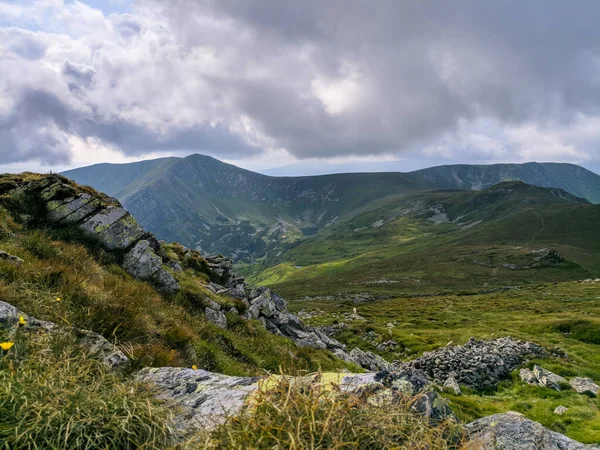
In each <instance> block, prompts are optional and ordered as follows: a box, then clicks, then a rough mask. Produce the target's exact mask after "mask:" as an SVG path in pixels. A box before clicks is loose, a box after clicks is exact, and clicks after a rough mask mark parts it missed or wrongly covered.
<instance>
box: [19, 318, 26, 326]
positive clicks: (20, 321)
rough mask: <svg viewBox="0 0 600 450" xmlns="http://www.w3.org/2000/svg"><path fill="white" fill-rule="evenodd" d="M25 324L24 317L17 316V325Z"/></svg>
mask: <svg viewBox="0 0 600 450" xmlns="http://www.w3.org/2000/svg"><path fill="white" fill-rule="evenodd" d="M26 323H27V321H26V320H25V317H23V316H19V325H20V326H23V325H25V324H26Z"/></svg>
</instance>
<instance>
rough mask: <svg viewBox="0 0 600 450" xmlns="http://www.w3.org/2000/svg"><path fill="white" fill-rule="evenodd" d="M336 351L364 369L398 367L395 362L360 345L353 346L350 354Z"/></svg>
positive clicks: (343, 357)
mask: <svg viewBox="0 0 600 450" xmlns="http://www.w3.org/2000/svg"><path fill="white" fill-rule="evenodd" d="M334 353H335V354H336V355H337V356H338V357H339V358H341V359H343V360H345V361H348V362H353V363H355V364H358V365H359V366H361V367H363V368H364V369H367V370H370V371H373V372H377V371H381V370H387V371H394V370H395V369H396V367H395V366H394V365H393V364H391V363H389V362H387V361H386V360H385V359H383V358H382V357H381V356H379V355H376V354H375V353H372V352H368V351H364V350H361V349H360V348H358V347H355V348H353V349H352V351H351V352H350V354H347V353H345V352H343V351H334Z"/></svg>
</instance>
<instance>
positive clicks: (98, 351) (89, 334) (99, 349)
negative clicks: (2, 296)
mask: <svg viewBox="0 0 600 450" xmlns="http://www.w3.org/2000/svg"><path fill="white" fill-rule="evenodd" d="M20 317H23V318H24V320H25V325H21V324H20V323H19V318H20ZM0 329H2V330H3V331H4V332H6V333H7V334H8V335H9V336H11V335H12V334H14V333H15V332H16V330H17V329H20V330H21V331H23V332H27V333H31V332H33V333H40V332H44V333H72V334H73V335H74V336H76V337H77V338H78V340H79V343H80V345H82V346H83V347H84V348H85V349H86V350H87V351H88V352H89V353H90V354H91V355H94V356H96V357H98V358H99V359H100V360H101V361H102V362H103V363H104V364H105V365H106V366H107V367H108V368H110V369H115V368H117V367H120V366H122V365H123V364H126V363H127V362H128V361H129V360H128V358H127V356H125V354H124V353H123V352H122V351H121V350H119V349H118V348H117V347H116V346H114V345H113V344H111V343H110V342H109V341H107V340H106V339H105V338H104V337H103V336H101V335H99V334H98V333H94V332H93V331H89V330H82V329H79V328H74V327H59V326H58V325H56V324H55V323H52V322H47V321H44V320H39V319H36V318H35V317H31V316H28V315H27V314H25V313H24V312H22V311H20V310H19V309H17V308H15V307H14V306H13V305H11V304H9V303H6V302H2V301H0Z"/></svg>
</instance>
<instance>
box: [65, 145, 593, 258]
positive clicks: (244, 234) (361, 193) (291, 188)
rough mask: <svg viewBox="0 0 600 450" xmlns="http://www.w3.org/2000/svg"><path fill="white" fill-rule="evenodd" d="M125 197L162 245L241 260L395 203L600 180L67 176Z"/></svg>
mask: <svg viewBox="0 0 600 450" xmlns="http://www.w3.org/2000/svg"><path fill="white" fill-rule="evenodd" d="M65 175H67V176H68V177H70V178H72V179H74V180H75V181H77V182H79V183H83V184H86V185H91V186H93V187H95V188H97V189H100V190H102V191H105V192H107V193H108V194H110V195H113V196H116V197H118V198H119V199H120V200H121V201H123V202H124V204H125V206H126V207H127V208H128V209H129V210H130V211H131V212H132V213H133V215H134V216H135V217H136V218H137V219H138V220H139V221H140V222H141V224H142V225H143V226H144V227H145V228H147V229H149V230H150V231H152V232H154V233H155V234H156V235H157V236H158V237H159V238H161V239H165V240H167V241H178V242H181V243H183V244H185V245H187V246H191V247H197V248H201V249H203V250H204V251H205V252H208V253H223V254H225V255H228V256H232V257H234V258H235V259H236V260H237V261H241V262H250V263H252V262H257V261H262V260H263V259H267V260H268V259H273V256H274V255H278V254H279V253H280V252H282V251H285V250H286V249H287V248H289V246H290V245H292V244H296V243H299V242H303V241H305V240H309V239H310V238H311V236H313V235H315V234H317V233H319V232H324V231H326V230H327V228H329V227H331V225H332V224H335V223H337V222H340V221H342V220H345V219H348V218H350V217H352V216H354V215H356V214H359V213H360V212H361V211H362V209H364V208H368V209H372V207H373V206H374V205H376V204H378V202H379V201H381V200H382V199H386V198H389V197H392V196H406V195H413V194H415V193H417V192H424V191H430V190H432V189H440V188H443V189H465V190H471V189H482V188H486V187H489V186H491V185H494V184H496V183H498V182H501V181H505V180H522V181H524V182H526V183H529V184H534V185H538V186H543V187H555V188H561V189H563V190H566V191H567V192H570V193H571V194H573V195H576V196H579V197H583V198H586V199H588V200H589V201H591V202H596V203H598V202H600V176H598V175H596V174H594V173H592V172H589V171H587V170H585V169H583V168H581V167H578V166H574V165H570V164H551V163H548V164H537V163H528V164H500V165H492V166H442V167H434V168H431V169H424V170H420V171H416V172H411V173H364V174H359V173H352V174H336V175H323V176H311V177H268V176H265V175H260V174H257V173H254V172H250V171H247V170H243V169H240V168H238V167H235V166H232V165H229V164H225V163H222V162H220V161H218V160H216V159H214V158H210V157H207V156H202V155H191V156H189V157H187V158H180V159H178V158H166V159H160V160H154V161H145V162H141V163H133V164H123V165H108V164H103V165H96V166H91V167H86V168H81V169H76V170H72V171H69V172H66V173H65Z"/></svg>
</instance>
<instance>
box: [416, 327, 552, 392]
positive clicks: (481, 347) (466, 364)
mask: <svg viewBox="0 0 600 450" xmlns="http://www.w3.org/2000/svg"><path fill="white" fill-rule="evenodd" d="M546 356H548V354H547V352H546V351H545V350H544V349H543V348H542V347H541V346H539V345H537V344H533V343H531V342H524V341H519V340H516V339H512V338H510V337H505V338H499V339H494V340H490V341H481V340H477V339H474V338H471V339H470V340H469V342H467V343H466V344H465V345H457V346H447V347H443V348H440V349H438V350H434V351H432V352H426V353H424V354H423V356H421V357H420V358H417V359H415V360H413V361H410V362H409V363H407V366H408V367H414V368H416V369H419V370H422V371H423V372H425V374H427V375H428V376H429V377H431V379H433V380H435V381H436V382H438V383H440V384H443V383H444V382H445V381H446V380H447V379H448V378H449V377H452V378H454V379H455V380H456V381H457V382H458V383H460V384H464V385H467V386H469V387H473V388H475V389H483V388H486V387H489V386H493V385H495V384H496V383H498V381H500V379H501V378H503V377H505V376H506V375H508V374H509V373H510V372H511V371H513V370H514V369H515V368H517V367H518V366H519V365H520V364H522V363H523V362H525V361H527V360H528V359H533V358H542V357H546Z"/></svg>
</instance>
